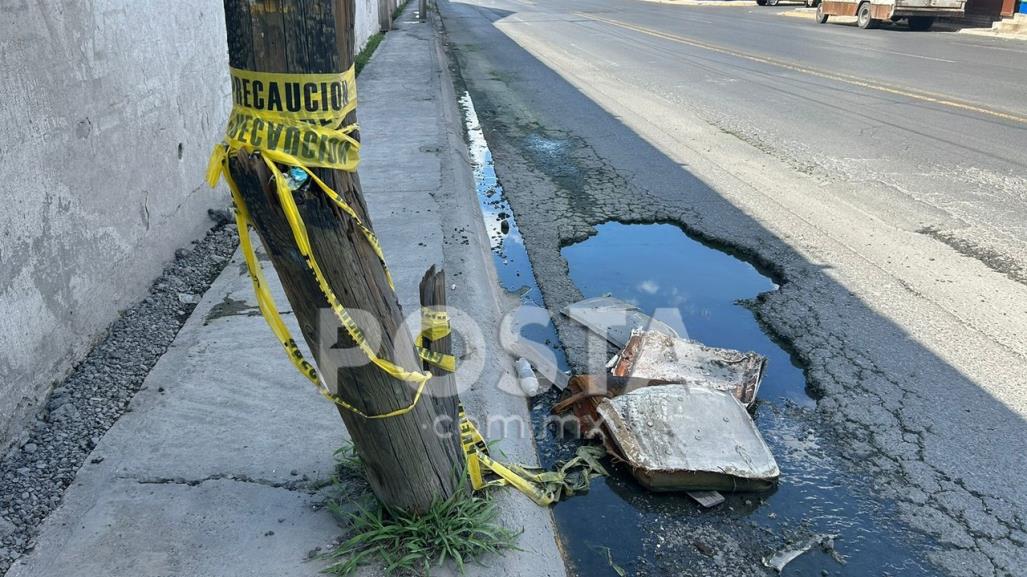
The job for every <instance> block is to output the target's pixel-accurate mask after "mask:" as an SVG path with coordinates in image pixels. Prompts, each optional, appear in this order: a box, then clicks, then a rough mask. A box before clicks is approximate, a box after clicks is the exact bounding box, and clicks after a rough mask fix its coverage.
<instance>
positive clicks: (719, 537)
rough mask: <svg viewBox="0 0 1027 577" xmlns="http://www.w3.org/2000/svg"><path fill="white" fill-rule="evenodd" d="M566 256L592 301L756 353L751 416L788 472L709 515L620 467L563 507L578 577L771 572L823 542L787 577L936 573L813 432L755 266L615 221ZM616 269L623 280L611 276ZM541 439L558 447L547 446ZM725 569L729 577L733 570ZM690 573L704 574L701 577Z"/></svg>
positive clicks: (654, 228) (916, 542)
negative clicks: (665, 319) (806, 546)
mask: <svg viewBox="0 0 1027 577" xmlns="http://www.w3.org/2000/svg"><path fill="white" fill-rule="evenodd" d="M596 229H597V234H596V235H595V236H593V237H591V238H589V239H587V240H585V241H583V242H581V243H578V244H575V245H572V246H568V247H565V248H564V249H563V256H564V258H565V259H566V261H567V263H568V266H569V271H570V273H569V274H570V277H571V280H572V281H574V284H575V285H576V286H577V287H578V289H579V290H580V291H581V293H582V294H583V295H584V296H585V297H596V296H602V295H604V294H611V295H612V296H614V297H616V298H619V299H622V300H626V301H628V302H630V303H632V304H635V305H637V306H638V307H639V308H640V309H642V310H643V311H644V312H646V313H648V314H653V312H654V310H655V309H657V308H661V307H674V308H676V309H677V310H678V311H680V313H681V317H682V319H683V321H684V326H685V328H686V329H687V332H688V337H689V338H692V339H696V340H699V341H702V342H704V343H706V344H708V345H712V346H716V347H725V348H733V349H739V350H743V351H756V352H758V353H760V354H762V355H765V356H766V357H767V369H766V373H765V376H764V379H763V384H762V386H761V387H760V390H759V397H758V398H759V404H758V405H757V408H756V412H755V415H754V418H755V421H756V424H757V427H758V428H759V429H760V432H761V433H762V435H763V436H764V439H765V440H766V441H767V443H768V445H770V447H771V449H772V450H773V452H774V455H775V457H776V458H777V461H778V465H779V466H780V468H781V479H780V483H779V486H778V488H777V489H776V490H775V491H774V492H772V493H765V494H752V493H740V494H736V495H725V496H726V497H727V502H725V503H724V504H722V505H719V506H717V507H715V508H713V509H709V510H703V509H701V508H700V507H699V506H698V505H697V504H696V503H694V502H693V501H691V500H690V499H689V498H688V497H687V496H685V495H683V494H654V493H649V492H647V491H645V490H644V489H642V488H641V487H640V486H639V485H637V484H636V483H634V481H633V480H632V478H631V476H630V473H629V472H627V471H623V470H621V471H617V473H615V474H614V476H612V477H611V478H609V479H605V480H603V481H602V482H596V483H594V484H593V490H592V492H591V493H590V494H588V495H586V496H583V497H580V498H578V497H576V498H573V499H570V500H568V501H566V502H563V503H560V504H558V505H557V506H556V510H555V514H556V518H557V520H558V522H559V524H560V528H561V533H562V535H563V538H564V541H565V544H566V545H567V552H568V554H569V555H570V557H571V559H572V561H573V563H574V565H575V568H576V569H577V572H578V574H579V575H589V576H592V575H618V574H619V573H620V572H619V571H617V569H616V568H615V567H614V565H616V566H618V567H620V568H622V570H628V571H629V572H631V573H634V574H646V575H649V574H651V575H690V574H696V575H699V574H707V573H711V574H718V573H719V574H738V573H737V572H738V571H739V570H741V569H742V568H748V571H745V572H744V574H754V575H761V574H764V573H766V574H770V573H771V572H772V570H770V569H765V568H764V567H763V564H762V558H763V557H766V556H770V555H772V554H773V553H774V552H775V551H777V550H780V549H784V548H787V544H789V543H793V544H794V543H798V542H801V541H803V540H808V539H809V538H811V537H813V536H816V535H834V536H835V538H834V545H835V549H834V550H831V549H830V548H825V547H821V546H819V545H817V546H814V547H813V548H812V549H811V550H810V551H809V552H808V553H806V554H804V555H801V556H799V557H798V558H796V559H795V560H794V561H792V562H791V563H789V564H788V565H787V566H785V568H784V571H783V573H782V574H784V575H796V576H798V575H802V576H807V575H845V576H864V575H896V576H898V575H901V576H904V577H909V576H919V575H932V574H933V573H932V572H931V571H929V570H928V569H927V568H926V567H925V564H924V563H923V562H922V561H921V559H920V558H921V556H920V555H919V554H917V553H916V550H917V549H920V548H922V547H923V546H925V545H926V543H924V542H923V540H922V538H921V537H919V536H917V535H916V534H914V533H912V532H909V531H907V530H905V529H904V528H903V527H902V526H901V525H899V524H898V523H896V522H893V521H892V520H891V515H890V514H889V512H888V504H887V503H884V502H881V501H880V500H876V499H873V498H872V496H871V495H870V487H869V484H870V480H869V479H866V478H861V477H859V476H857V475H853V474H851V473H849V472H847V471H845V470H843V469H842V468H841V467H840V466H839V464H838V462H837V461H836V459H835V458H834V457H833V456H832V455H833V451H832V449H831V447H830V445H829V441H827V440H826V438H825V436H822V435H820V434H819V431H818V426H817V424H816V422H815V415H814V411H813V408H814V405H815V404H814V402H813V400H812V399H810V398H809V396H808V395H807V394H806V382H805V378H804V376H803V373H802V370H801V369H800V368H799V367H797V366H796V365H795V364H794V363H793V362H792V360H791V358H790V356H789V355H788V353H787V352H786V351H785V350H784V349H782V348H781V347H780V346H779V345H778V344H776V343H775V342H774V341H773V340H771V339H770V338H769V337H768V336H767V335H766V334H764V333H763V331H762V330H761V329H760V326H759V324H758V323H757V321H756V319H755V317H754V316H753V314H752V313H751V312H750V310H749V309H747V308H746V307H745V306H744V305H743V304H742V303H740V302H739V301H744V300H748V299H754V298H755V297H756V296H757V295H758V294H760V293H762V292H767V291H771V290H776V288H777V286H776V285H775V284H774V282H773V281H772V280H771V279H769V278H767V277H766V276H764V275H762V274H760V272H759V271H757V270H756V269H755V268H754V267H753V266H752V265H750V264H748V263H746V262H744V261H741V260H738V259H736V258H734V257H733V256H731V255H729V254H726V253H724V252H721V251H719V250H716V249H713V248H710V247H708V246H706V245H704V244H702V243H700V242H698V241H696V240H693V239H691V238H689V237H688V236H686V235H685V234H684V233H683V232H682V230H681V229H680V228H678V227H675V226H673V225H669V224H644V225H639V224H621V223H616V222H610V223H605V224H602V225H599V226H597V227H596ZM614 271H615V272H614ZM545 443H559V441H557V440H556V439H554V438H553V437H552V435H550V436H549V439H547V440H544V441H542V444H543V445H544V444H545ZM725 571H726V572H725ZM693 572H694V573H693Z"/></svg>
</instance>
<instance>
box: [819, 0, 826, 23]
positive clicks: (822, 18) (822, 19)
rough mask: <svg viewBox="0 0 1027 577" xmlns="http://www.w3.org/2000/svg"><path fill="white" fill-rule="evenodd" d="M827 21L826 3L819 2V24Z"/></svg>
mask: <svg viewBox="0 0 1027 577" xmlns="http://www.w3.org/2000/svg"><path fill="white" fill-rule="evenodd" d="M824 22H827V14H824V5H823V4H817V24H823V23H824Z"/></svg>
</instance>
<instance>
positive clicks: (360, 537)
mask: <svg viewBox="0 0 1027 577" xmlns="http://www.w3.org/2000/svg"><path fill="white" fill-rule="evenodd" d="M328 507H329V509H331V511H332V512H333V513H335V514H336V515H338V516H339V517H340V518H343V519H346V520H348V522H349V529H350V533H349V535H350V536H349V538H348V539H347V540H346V541H343V542H342V543H341V544H339V545H338V546H336V547H335V548H334V549H333V550H332V551H330V552H329V553H327V554H325V555H324V558H325V559H328V560H331V561H333V563H332V564H331V565H329V566H328V567H327V568H326V569H325V570H324V571H325V573H330V574H333V575H350V574H352V573H353V572H354V571H356V569H357V568H359V567H361V566H363V565H367V564H372V563H373V564H375V565H378V566H380V567H381V568H382V569H384V571H385V574H386V575H425V576H428V575H430V574H431V568H432V566H436V567H438V566H440V565H442V564H443V563H445V562H446V561H447V560H449V559H452V560H453V562H454V563H456V565H457V567H458V568H459V569H460V572H461V573H463V569H464V565H465V564H466V563H470V562H474V563H478V564H481V560H482V558H484V557H485V556H486V555H491V554H502V553H503V551H505V550H509V549H516V548H517V547H516V545H517V538H518V537H519V536H520V532H517V531H511V530H510V529H506V528H505V527H501V526H499V525H498V524H496V522H495V521H496V516H497V513H498V512H497V510H496V507H495V505H494V504H493V503H492V501H491V500H490V499H489V498H488V497H487V496H479V495H474V494H473V493H471V491H470V489H469V488H468V487H467V486H466V485H465V486H462V487H461V488H460V489H459V490H458V491H457V492H456V494H454V495H453V496H452V497H450V498H448V499H445V500H442V501H438V502H436V503H435V504H434V505H432V507H431V509H429V510H428V511H427V512H426V513H424V514H421V515H417V514H412V513H406V512H403V511H398V510H393V509H391V508H388V507H385V506H384V505H381V504H380V503H377V502H375V503H373V504H371V505H369V506H359V505H358V506H357V509H356V511H347V510H345V509H344V506H343V504H341V503H340V502H338V501H336V502H332V503H329V505H328Z"/></svg>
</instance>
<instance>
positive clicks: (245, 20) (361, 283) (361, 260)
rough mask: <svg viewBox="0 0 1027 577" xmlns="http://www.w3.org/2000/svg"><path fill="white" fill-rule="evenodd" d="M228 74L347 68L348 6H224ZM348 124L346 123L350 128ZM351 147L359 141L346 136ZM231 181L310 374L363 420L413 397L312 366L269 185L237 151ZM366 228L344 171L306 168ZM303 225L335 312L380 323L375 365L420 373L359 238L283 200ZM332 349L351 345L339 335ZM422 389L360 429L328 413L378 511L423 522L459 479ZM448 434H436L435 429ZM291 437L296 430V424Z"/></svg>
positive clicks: (313, 314)
mask: <svg viewBox="0 0 1027 577" xmlns="http://www.w3.org/2000/svg"><path fill="white" fill-rule="evenodd" d="M224 5H225V24H226V28H227V31H228V54H229V63H230V65H231V66H232V67H233V68H237V69H243V70H251V71H255V72H270V73H307V74H318V73H321V74H324V73H340V72H342V71H345V70H347V69H349V67H350V65H351V64H352V63H353V48H354V47H353V38H354V36H353V25H354V1H353V0H313V1H311V0H263V1H258V0H224ZM355 122H356V115H355V112H354V113H350V114H349V116H348V117H347V119H346V123H347V124H349V123H355ZM354 136H355V137H356V138H358V139H359V134H357V133H354ZM229 171H230V173H231V176H232V177H233V179H234V180H235V182H236V185H237V186H238V189H239V191H240V194H241V196H242V197H243V199H244V201H245V204H246V207H247V208H248V210H249V213H250V216H251V218H252V220H253V223H254V227H255V228H256V229H257V232H258V234H259V235H260V238H261V240H262V241H263V244H264V247H265V248H266V250H267V252H268V254H269V255H270V258H271V262H272V264H273V265H274V268H275V270H276V271H277V273H278V277H279V279H280V280H281V282H282V286H283V287H284V288H285V294H286V296H287V298H288V299H289V303H290V304H291V305H292V310H293V313H294V314H295V316H296V320H297V321H298V323H299V326H300V329H301V331H302V333H303V337H304V338H305V339H306V342H307V344H308V345H309V348H310V350H311V351H312V352H313V354H314V357H315V361H316V362H317V365H318V368H319V370H320V371H321V373H322V374H325V375H332V374H337V375H338V378H337V381H336V382H337V389H338V390H337V391H334V392H335V393H336V394H338V395H339V396H340V397H342V398H343V399H345V400H346V401H347V402H349V403H352V404H353V405H354V406H356V407H358V408H359V409H360V410H361V411H363V412H365V413H366V414H369V415H380V414H384V413H388V412H390V411H394V410H396V409H400V408H403V407H406V406H408V405H410V404H411V402H412V401H413V399H414V392H415V389H416V387H414V386H412V385H411V384H410V383H407V382H403V381H400V380H398V379H395V378H393V377H391V376H390V375H389V374H387V373H386V372H384V371H383V370H381V369H380V368H378V367H377V366H375V365H373V364H371V363H367V364H364V365H362V366H356V367H341V368H340V367H338V366H337V365H333V362H334V361H333V360H332V359H331V358H322V356H324V357H329V356H331V355H321V354H320V352H321V351H322V349H323V348H328V347H330V346H331V345H332V344H333V343H320V342H318V340H319V327H318V322H319V315H320V313H321V311H322V309H326V308H327V307H328V303H327V300H326V298H325V297H324V295H323V294H322V291H321V290H319V288H318V285H317V283H316V281H315V279H314V276H313V275H312V274H311V271H310V270H309V268H308V266H307V264H306V262H305V260H304V258H303V257H302V256H301V254H300V252H299V250H298V248H297V246H296V243H295V240H294V237H293V234H292V232H291V229H290V227H289V224H288V223H287V221H286V218H285V215H284V213H283V211H282V208H281V206H280V204H279V201H278V199H277V196H276V192H275V185H274V182H273V177H272V174H271V173H270V171H269V169H268V167H267V166H266V165H265V163H264V160H263V159H261V158H260V156H259V154H252V155H251V154H247V153H245V152H237V153H235V154H233V155H232V156H230V157H229ZM314 173H315V174H316V175H317V176H318V177H319V178H321V179H322V180H324V182H326V183H327V184H328V185H329V186H331V187H332V188H333V189H334V190H335V191H336V192H337V193H338V194H339V195H340V196H341V197H342V198H343V199H344V200H345V201H346V202H347V203H349V205H350V206H351V207H352V208H353V209H354V210H355V211H356V212H357V214H358V215H359V217H360V218H361V219H362V220H363V222H364V223H365V224H367V225H368V226H370V219H369V218H368V215H367V208H366V206H365V203H364V199H363V197H362V195H361V190H360V181H359V179H358V177H357V174H356V173H355V172H344V171H339V170H327V169H314ZM293 195H294V198H295V199H296V204H297V205H298V208H299V212H300V214H301V216H302V218H303V221H304V222H305V223H306V227H307V231H308V233H309V237H310V244H311V245H312V249H313V254H314V256H315V258H316V261H317V263H318V264H319V265H320V266H321V269H322V270H323V272H324V275H325V277H326V279H327V281H328V284H329V285H330V286H331V289H332V290H333V291H334V293H335V295H336V296H337V298H338V299H339V300H340V302H341V303H342V305H344V306H345V307H346V308H348V309H356V310H363V311H367V312H369V313H371V314H372V315H373V316H375V317H376V318H377V319H378V321H379V322H380V326H381V329H382V335H383V338H382V343H381V346H380V348H379V350H378V355H379V356H380V357H382V358H386V359H391V360H392V361H393V362H395V363H396V364H397V365H399V366H401V367H404V368H406V369H407V370H414V371H417V370H420V369H421V362H420V359H419V358H418V356H417V354H416V352H415V350H414V346H413V342H412V340H411V338H410V336H409V334H408V333H407V332H406V331H404V330H401V329H400V325H401V323H402V314H401V311H400V307H399V303H398V301H397V299H396V295H395V293H394V292H393V290H392V288H391V287H390V286H389V283H388V281H387V277H386V274H385V269H384V267H383V265H382V264H381V263H380V261H379V259H378V257H377V256H376V254H375V252H374V250H373V249H372V247H371V245H370V244H369V243H368V241H367V239H366V238H365V237H364V235H363V234H362V233H361V231H360V230H359V229H358V227H357V226H356V225H355V224H354V222H353V220H352V219H351V218H350V217H349V216H347V215H346V214H344V213H343V212H342V211H341V210H340V209H339V208H338V207H337V206H336V205H335V204H333V203H332V202H330V201H329V200H328V199H327V198H326V196H325V194H324V193H323V192H322V191H321V190H320V189H318V188H317V187H316V186H306V187H300V188H299V189H297V190H295V191H294V192H293ZM338 333H339V342H338V346H340V347H352V346H353V345H354V343H353V342H352V340H351V339H350V337H349V335H348V334H347V333H346V331H345V330H339V331H338ZM434 384H435V383H434V380H433V381H429V382H428V389H427V391H426V392H425V394H424V396H423V397H422V399H421V401H420V402H418V403H417V404H416V406H415V407H414V409H413V410H411V411H410V412H408V413H406V414H404V415H401V416H396V417H390V418H387V419H380V420H375V419H367V418H364V417H361V416H359V415H357V414H355V413H353V412H351V411H349V410H347V409H345V408H342V407H339V414H340V415H341V416H342V420H343V421H344V423H345V425H346V428H347V429H348V430H349V433H350V436H351V438H352V439H353V443H354V445H355V447H356V450H357V453H358V455H359V456H360V458H361V460H362V461H363V464H364V466H365V469H366V473H367V477H368V481H369V482H370V484H371V488H372V489H373V490H374V492H375V494H376V495H377V496H378V498H379V499H380V500H381V501H382V502H383V503H384V504H386V505H388V506H390V507H394V508H400V509H404V510H411V511H424V510H426V509H427V508H428V507H429V505H430V504H431V503H432V501H433V500H435V499H439V498H445V497H448V496H450V495H451V494H452V493H453V492H454V491H455V490H456V487H457V484H458V478H459V474H461V473H462V469H463V454H462V452H461V450H460V445H459V438H458V437H459V435H458V434H456V435H455V437H453V438H446V437H445V436H444V435H441V436H440V435H439V434H437V432H436V430H435V427H433V425H434V424H435V423H436V417H439V416H440V411H446V412H447V413H450V414H445V415H443V418H442V419H441V420H440V421H439V422H441V423H443V427H451V429H450V430H452V431H456V432H457V433H458V429H457V421H456V417H457V416H456V414H453V410H454V409H453V408H452V407H453V404H452V403H436V402H433V401H432V399H431V397H430V396H429V395H430V393H431V391H432V386H433V385H434ZM447 423H448V424H447ZM296 426H297V427H299V428H303V427H305V426H307V424H306V423H297V424H296Z"/></svg>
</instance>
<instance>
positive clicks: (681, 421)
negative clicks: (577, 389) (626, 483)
mask: <svg viewBox="0 0 1027 577" xmlns="http://www.w3.org/2000/svg"><path fill="white" fill-rule="evenodd" d="M597 412H598V413H599V416H600V417H602V419H603V427H604V428H605V429H606V431H607V432H608V434H609V437H610V439H611V440H612V441H613V444H615V445H616V447H617V450H618V452H619V456H620V457H621V458H623V459H624V461H625V462H626V463H627V464H628V465H629V466H630V467H631V470H632V473H633V474H634V475H635V478H636V479H637V480H638V481H639V483H641V484H642V485H643V486H645V487H646V488H647V489H649V490H652V491H676V490H707V491H765V490H768V489H771V488H773V487H774V485H775V484H776V482H777V478H778V477H779V476H780V474H781V471H780V470H779V469H778V466H777V461H775V460H774V456H773V455H772V454H771V452H770V449H769V448H768V447H767V444H766V443H765V442H764V441H763V437H762V436H760V433H759V431H758V430H757V429H756V426H755V425H754V424H753V422H752V419H751V418H750V417H749V413H748V411H746V409H745V407H744V406H742V404H741V403H739V402H738V400H737V399H735V398H734V397H733V396H731V394H730V393H728V392H726V391H719V390H716V389H710V388H708V387H704V386H701V385H662V386H659V387H644V388H641V389H638V390H635V391H632V392H630V393H627V394H624V395H621V396H619V397H616V398H613V399H606V400H604V401H603V402H602V403H601V404H600V405H599V407H598V408H597Z"/></svg>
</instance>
